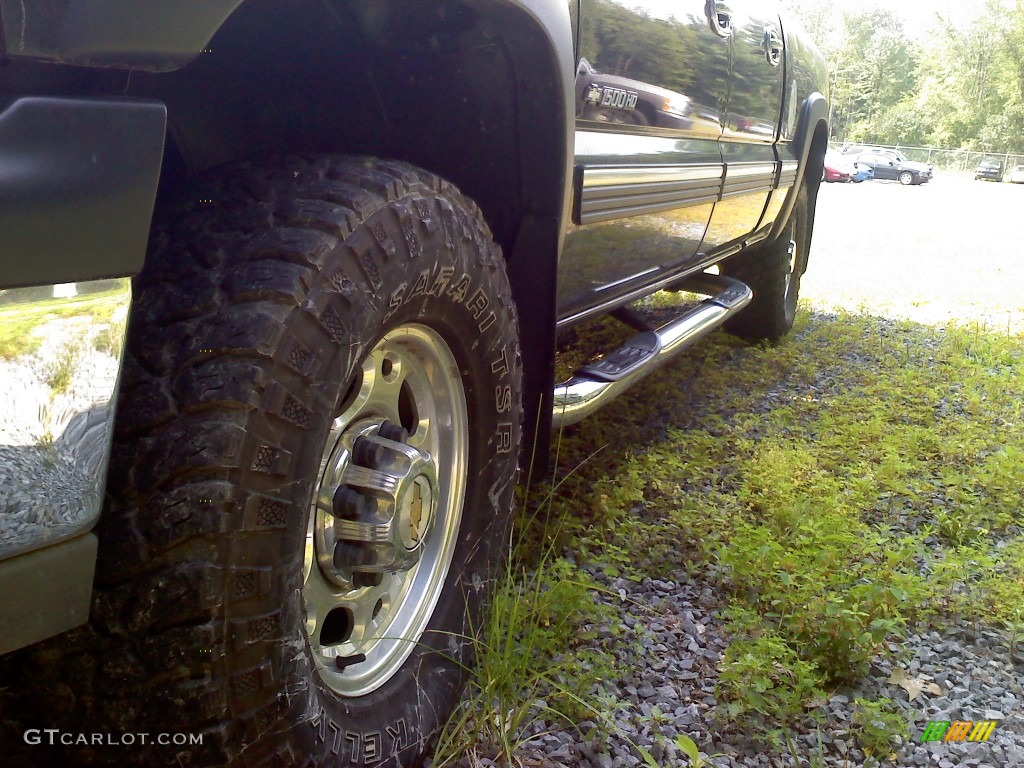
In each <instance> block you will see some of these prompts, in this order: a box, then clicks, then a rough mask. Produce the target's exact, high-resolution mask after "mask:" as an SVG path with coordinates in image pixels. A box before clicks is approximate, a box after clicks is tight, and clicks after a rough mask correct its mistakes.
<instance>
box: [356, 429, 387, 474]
mask: <svg viewBox="0 0 1024 768" xmlns="http://www.w3.org/2000/svg"><path fill="white" fill-rule="evenodd" d="M385 450H386V449H385V448H384V446H382V445H380V444H379V443H376V442H374V441H373V440H371V439H369V438H367V437H363V436H362V435H360V436H359V437H357V438H356V441H355V443H353V445H352V460H353V461H354V462H355V463H356V464H358V465H359V466H360V467H366V468H367V469H377V468H378V467H379V466H380V464H381V462H383V461H384V451H385Z"/></svg>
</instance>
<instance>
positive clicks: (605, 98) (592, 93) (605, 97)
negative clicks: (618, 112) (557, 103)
mask: <svg viewBox="0 0 1024 768" xmlns="http://www.w3.org/2000/svg"><path fill="white" fill-rule="evenodd" d="M637 98H638V94H637V92H636V91H624V90H622V89H621V88H609V87H608V86H600V85H591V86H590V87H589V88H588V89H587V92H586V94H585V95H584V97H583V101H584V102H586V103H587V104H593V105H595V106H598V107H608V108H610V109H636V102H637Z"/></svg>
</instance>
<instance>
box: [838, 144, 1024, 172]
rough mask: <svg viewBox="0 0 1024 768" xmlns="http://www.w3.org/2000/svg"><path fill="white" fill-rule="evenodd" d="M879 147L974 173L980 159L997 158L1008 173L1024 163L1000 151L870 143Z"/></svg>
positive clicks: (1021, 157)
mask: <svg viewBox="0 0 1024 768" xmlns="http://www.w3.org/2000/svg"><path fill="white" fill-rule="evenodd" d="M860 146H866V145H860V144H856V145H855V144H851V143H849V142H839V141H830V142H829V148H830V149H834V150H837V151H839V152H842V151H843V150H844V149H846V148H854V147H860ZM870 146H872V147H877V148H880V149H897V150H899V151H900V152H902V153H903V154H904V155H906V157H907V159H908V160H914V161H916V162H919V163H928V164H929V165H931V166H933V167H935V168H937V169H939V170H943V171H960V172H969V173H972V174H973V173H974V169H975V168H976V167H977V166H978V164H979V163H980V162H981V161H982V160H998V161H999V162H1000V163H1002V164H1003V172H1004V173H1007V174H1008V173H1009V172H1010V171H1011V170H1013V168H1014V167H1015V166H1017V165H1024V155H1015V154H1013V153H1002V152H974V151H969V150H966V149H939V148H937V147H904V146H900V145H899V144H897V145H895V146H893V145H885V144H872V145H870Z"/></svg>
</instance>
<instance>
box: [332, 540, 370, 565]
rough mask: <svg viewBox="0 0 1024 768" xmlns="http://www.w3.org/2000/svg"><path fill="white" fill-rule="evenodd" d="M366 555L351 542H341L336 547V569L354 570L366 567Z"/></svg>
mask: <svg viewBox="0 0 1024 768" xmlns="http://www.w3.org/2000/svg"><path fill="white" fill-rule="evenodd" d="M365 557H366V556H365V553H364V552H363V549H362V547H360V546H359V545H358V544H353V543H352V542H351V541H339V542H338V543H337V544H335V545H334V567H335V568H347V569H350V570H351V569H354V568H357V567H359V566H360V565H365V564H366V563H364V562H363V560H364V559H365Z"/></svg>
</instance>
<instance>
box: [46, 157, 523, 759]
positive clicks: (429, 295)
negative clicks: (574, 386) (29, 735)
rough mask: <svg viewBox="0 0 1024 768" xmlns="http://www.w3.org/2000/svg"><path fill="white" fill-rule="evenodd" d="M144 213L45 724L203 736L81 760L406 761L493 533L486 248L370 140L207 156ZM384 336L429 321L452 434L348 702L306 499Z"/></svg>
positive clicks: (476, 219)
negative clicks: (406, 626) (371, 652)
mask: <svg viewBox="0 0 1024 768" xmlns="http://www.w3.org/2000/svg"><path fill="white" fill-rule="evenodd" d="M158 222H159V223H158V224H157V226H156V227H155V229H154V235H153V237H152V241H151V251H150V255H149V258H148V260H147V264H146V268H145V271H144V272H143V274H142V275H141V276H140V277H139V278H138V280H137V284H136V291H137V293H136V305H135V308H134V311H133V315H132V317H131V321H130V331H129V340H128V345H127V348H126V354H125V358H126V359H125V363H126V368H125V371H124V374H123V379H122V383H121V391H120V398H119V404H118V414H117V422H116V426H115V448H114V455H113V457H112V463H111V471H110V476H109V481H108V495H109V502H108V505H107V508H106V509H105V511H104V514H103V516H102V519H101V522H100V525H99V528H98V532H99V535H100V540H101V544H100V558H99V564H98V587H97V591H96V596H95V600H94V603H93V608H92V619H91V627H90V628H89V629H87V630H85V631H84V632H80V633H78V635H73V636H72V637H71V639H70V640H62V641H61V643H60V644H59V647H55V646H54V645H51V646H49V647H48V648H43V649H42V650H41V651H40V652H39V653H38V654H37V655H38V657H39V658H41V659H42V660H43V661H44V669H46V670H49V671H48V672H46V673H45V675H46V676H47V677H48V680H47V681H46V683H45V684H46V685H47V686H48V688H47V690H49V691H51V692H54V691H55V692H56V693H57V695H56V696H50V697H49V700H50V717H51V722H50V727H57V726H58V725H61V726H63V727H69V723H71V722H72V721H73V715H72V711H74V713H75V714H76V715H77V716H76V717H74V721H76V722H77V723H78V725H77V726H76V727H78V728H79V729H83V730H87V731H88V732H96V731H103V732H112V733H124V732H135V733H139V732H148V733H149V734H151V735H152V736H153V737H155V735H156V734H158V733H174V732H177V733H187V734H201V736H202V744H201V745H198V746H188V745H171V746H161V745H154V744H152V743H150V744H147V745H145V746H141V745H140V744H139V743H138V741H137V740H136V743H135V744H134V745H133V746H121V747H116V748H111V747H103V748H102V749H100V750H96V749H91V748H88V747H77V748H76V747H72V748H70V749H69V750H68V756H69V757H72V758H73V759H76V760H80V759H81V758H89V757H90V756H91V757H93V758H95V759H96V760H95V761H96V762H106V761H108V760H110V759H111V758H112V757H113V758H115V759H116V761H117V762H118V763H122V762H125V761H126V760H127V761H129V762H130V761H134V762H137V763H140V764H145V765H197V766H198V765H201V766H213V765H232V766H236V765H244V766H263V765H274V766H278V765H280V766H363V765H374V766H399V765H402V766H407V765H417V764H419V762H420V761H421V759H422V755H423V754H424V752H425V751H427V750H429V747H430V746H431V743H432V742H433V741H434V739H435V738H436V736H437V734H438V732H439V729H440V728H441V726H442V724H443V723H444V721H445V719H446V716H447V715H448V713H449V712H450V711H451V709H452V708H453V707H454V706H455V704H456V702H457V696H458V692H459V689H460V687H461V683H462V682H463V681H464V678H465V668H464V666H463V665H467V664H470V663H471V655H472V653H471V646H470V644H469V643H468V641H467V640H466V639H465V638H466V636H467V633H468V632H469V631H470V629H471V626H479V622H477V623H476V624H475V625H474V623H473V615H474V613H475V612H476V611H478V609H479V608H480V606H481V601H482V599H483V598H484V595H485V593H486V585H487V583H488V580H489V577H490V576H491V574H492V573H493V569H494V567H495V565H496V564H497V563H499V562H501V560H502V557H503V556H504V553H505V552H504V550H505V547H506V542H507V531H508V524H509V518H510V513H511V506H512V494H513V489H514V484H515V480H516V473H517V467H516V460H517V453H518V449H519V441H520V430H521V424H520V422H521V413H522V411H521V362H520V355H519V348H518V337H517V322H516V316H515V310H514V306H513V303H512V299H511V294H510V291H509V287H508V282H507V279H506V277H505V272H504V264H503V260H502V257H501V254H500V251H499V248H498V246H497V245H496V244H495V243H494V242H493V240H492V237H491V235H490V232H489V230H488V228H487V225H486V224H485V223H484V221H483V218H482V216H481V214H480V212H479V211H478V209H477V207H476V206H475V205H474V204H473V203H472V202H471V201H470V200H468V199H466V198H465V197H463V196H462V195H461V193H460V192H459V191H458V190H457V189H456V188H455V187H453V186H452V185H450V184H449V183H447V182H445V181H443V180H441V179H439V178H437V177H436V176H433V175H430V174H428V173H426V172H424V171H422V170H418V169H416V168H413V167H412V166H409V165H405V164H402V163H398V162H385V161H380V160H374V159H368V158H345V157H333V156H332V157H318V158H311V159H288V160H282V161H279V162H276V163H266V164H262V165H256V166H243V167H238V168H234V169H230V170H227V171H221V172H217V173H215V174H213V175H211V176H208V177H206V178H203V179H200V180H198V181H197V182H196V183H195V184H193V185H192V186H191V187H190V192H189V194H188V195H186V196H184V198H183V199H182V200H181V201H180V202H179V203H178V204H176V205H174V206H171V207H164V208H163V209H162V210H161V211H159V212H158ZM396 329H427V330H426V331H423V333H424V334H426V335H425V338H428V339H432V340H433V341H431V342H430V343H432V344H436V345H437V346H438V349H440V348H441V347H445V348H447V349H448V350H449V351H450V352H451V356H452V358H453V364H452V365H451V366H450V367H448V368H444V367H442V366H440V365H438V366H437V368H436V370H430V371H427V372H426V373H424V374H423V375H422V376H421V383H422V382H425V381H429V382H435V381H438V380H445V381H446V382H447V383H449V384H452V386H454V382H455V380H458V385H459V386H461V387H462V389H463V390H464V394H465V405H466V411H465V414H464V415H463V416H462V417H458V416H453V418H452V420H453V421H459V420H460V418H461V419H462V420H464V421H465V424H464V428H465V435H466V436H467V438H468V441H467V443H466V446H468V447H467V450H466V455H465V456H463V457H462V460H463V463H462V464H461V465H459V466H460V467H461V469H460V470H459V471H460V472H465V478H466V479H465V489H464V490H465V501H464V504H463V505H462V517H461V526H460V527H458V528H457V530H456V533H457V536H456V538H455V539H454V542H455V543H454V545H453V546H454V551H453V554H452V557H451V564H450V568H448V569H447V571H446V575H442V576H441V579H442V582H443V588H442V591H441V592H440V599H439V600H438V602H437V603H436V607H434V608H433V609H432V611H430V612H429V614H428V615H429V623H428V624H427V625H426V629H425V631H423V632H422V634H421V635H420V636H419V637H416V638H413V640H415V642H414V643H413V644H412V646H411V647H412V650H411V654H410V655H409V656H408V657H407V658H406V659H405V660H404V662H403V663H401V666H400V667H399V668H398V669H397V671H395V672H394V673H393V674H390V675H389V676H387V677H386V679H384V678H383V677H382V678H381V679H379V680H376V687H375V688H374V689H373V690H371V691H369V692H366V693H362V694H359V695H352V696H348V695H341V694H339V693H338V692H337V691H336V690H335V689H333V688H332V687H330V686H329V685H328V684H327V683H326V682H325V679H326V678H325V677H324V676H323V675H321V674H320V672H318V671H317V668H316V664H315V663H314V654H313V651H312V650H311V643H310V637H309V635H308V634H307V629H306V627H307V616H306V613H305V610H304V598H303V589H304V578H305V576H304V573H305V572H306V569H308V568H309V567H310V566H309V563H308V561H307V562H306V563H304V556H305V554H304V553H305V552H306V543H307V542H306V537H307V525H308V522H309V520H310V516H311V515H313V514H314V512H313V511H312V510H311V493H312V490H313V488H314V486H316V485H317V483H318V482H319V480H320V477H321V474H320V473H321V472H322V471H323V470H322V467H321V461H323V460H324V459H325V445H327V440H328V438H329V435H334V434H335V433H334V432H332V431H331V429H332V419H333V418H334V416H336V415H337V414H338V413H339V412H343V411H345V409H346V408H350V407H353V406H351V402H352V398H353V397H354V396H355V395H353V394H352V392H353V391H354V392H356V393H357V394H358V392H359V391H360V390H359V388H360V381H364V380H365V374H362V375H363V378H360V376H361V374H360V371H361V370H362V369H361V366H364V361H366V359H367V354H368V353H369V352H370V350H371V348H374V347H375V345H378V348H380V347H379V344H378V343H379V342H381V340H382V339H384V340H385V341H384V342H382V343H385V344H386V343H388V342H387V339H388V338H390V337H389V334H396V333H398V332H399V331H396ZM438 340H440V341H443V344H438ZM428 346H429V345H428ZM396 349H397V347H396ZM410 354H411V353H410ZM439 359H440V358H439ZM374 364H376V363H374ZM410 365H411V363H410ZM451 391H453V392H457V391H458V387H455V389H452V390H451ZM346 402H347V403H348V404H347V405H346V404H344V403H346ZM403 408H404V409H405V411H402V409H403ZM396 409H397V411H398V412H397V413H396V415H393V419H394V418H399V419H400V420H401V421H403V422H404V423H403V424H402V426H404V427H407V428H410V429H412V430H415V429H418V428H419V427H417V418H418V417H417V414H416V413H411V414H410V413H409V412H408V411H409V407H408V405H407V404H406V405H401V404H399V405H398V406H396ZM368 415H370V414H367V413H361V417H366V416H368ZM381 429H382V432H381V435H383V428H381ZM370 431H375V427H372V426H371V428H370ZM392 437H393V439H394V440H397V441H399V442H401V440H402V439H403V438H401V437H396V436H394V435H392ZM331 439H333V437H332V438H331ZM409 439H410V440H411V439H412V438H409ZM352 455H353V456H355V451H353V454H352ZM435 458H437V457H435ZM442 458H443V457H442ZM355 461H356V460H355V458H352V462H353V463H355ZM441 463H442V464H443V463H444V462H443V461H441ZM445 466H447V465H445ZM439 482H441V483H443V482H444V478H441V480H440V481H439ZM415 503H416V504H417V505H420V501H419V497H418V496H417V500H416V502H415ZM428 503H429V502H428ZM422 509H423V507H422V506H417V512H416V515H417V519H416V522H415V523H414V524H413V529H414V531H413V532H414V534H416V526H418V525H419V524H420V519H421V515H422ZM314 519H316V518H314ZM435 530H436V528H435ZM317 567H318V566H317V563H316V561H315V559H314V562H313V563H312V568H317ZM345 567H346V568H347V567H350V566H349V565H348V564H347V563H346V564H345ZM353 572H355V569H354V568H353ZM362 576H365V574H362V575H361V577H362ZM372 578H383V577H372ZM375 610H379V609H375ZM385 610H387V608H385ZM374 615H376V613H375V614H374ZM374 642H377V641H376V640H375V641H374ZM46 661H49V664H48V665H47V664H45V662H46ZM70 670H73V671H74V672H73V674H70V673H69V671H70ZM53 720H59V721H60V722H59V723H56V722H53Z"/></svg>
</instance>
